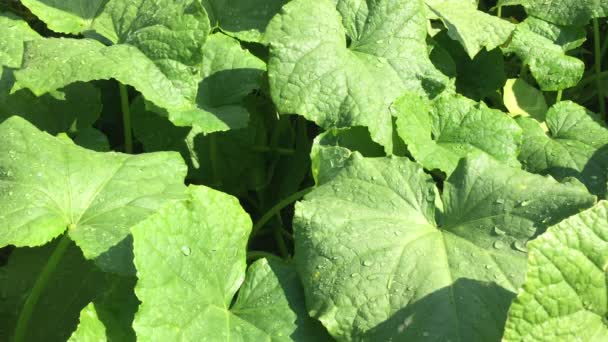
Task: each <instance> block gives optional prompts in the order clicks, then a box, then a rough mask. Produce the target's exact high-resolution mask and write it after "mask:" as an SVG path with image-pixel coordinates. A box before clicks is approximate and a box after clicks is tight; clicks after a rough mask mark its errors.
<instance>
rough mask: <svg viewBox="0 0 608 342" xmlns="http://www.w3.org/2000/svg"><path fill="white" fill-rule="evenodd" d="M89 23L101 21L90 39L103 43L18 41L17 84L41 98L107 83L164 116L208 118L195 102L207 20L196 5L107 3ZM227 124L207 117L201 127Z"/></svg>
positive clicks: (185, 0)
mask: <svg viewBox="0 0 608 342" xmlns="http://www.w3.org/2000/svg"><path fill="white" fill-rule="evenodd" d="M69 3H71V4H75V3H77V2H75V1H73V0H72V1H70V2H69ZM95 22H96V23H100V25H102V24H103V25H102V28H100V29H99V30H98V31H96V33H97V34H98V36H95V37H99V36H103V37H102V38H103V40H104V42H103V43H101V42H98V41H95V40H92V39H66V38H63V39H57V38H49V39H41V40H37V41H36V42H33V41H32V42H29V43H28V44H26V52H25V55H24V62H23V66H22V69H21V70H18V71H16V72H15V75H16V78H17V81H18V83H19V86H20V87H26V88H29V89H30V90H32V92H33V93H34V94H36V95H42V94H44V93H46V92H49V91H52V90H55V89H58V88H62V87H64V86H66V85H68V84H70V83H73V82H77V81H83V82H86V81H92V80H99V79H109V78H114V79H117V80H118V81H120V82H121V83H123V84H127V85H131V86H133V87H134V88H136V89H137V90H138V91H140V92H141V93H142V94H143V95H144V96H145V97H146V99H148V100H149V101H151V102H153V103H154V104H155V105H156V106H158V107H161V108H163V109H166V110H168V111H169V112H170V113H177V114H180V113H182V112H184V111H186V112H188V113H191V114H190V115H194V114H192V112H195V113H198V114H199V115H200V116H202V117H203V118H202V119H200V120H202V121H205V119H204V117H206V116H209V115H210V114H209V113H208V112H207V111H205V110H204V108H203V109H199V108H198V107H197V104H196V100H197V92H198V86H199V84H198V83H199V81H200V79H201V77H200V76H201V73H202V71H201V68H202V67H203V66H202V60H203V49H202V46H203V44H204V42H205V40H206V37H207V35H208V32H209V20H208V18H207V14H206V12H205V10H204V8H203V7H202V5H201V4H200V3H199V2H198V1H196V0H179V1H172V0H171V1H170V0H162V1H144V0H137V1H131V0H129V1H127V0H114V1H110V2H108V3H107V4H106V5H105V7H104V9H103V12H102V13H100V14H99V16H98V17H97V18H96V19H95ZM104 43H105V44H104ZM109 43H113V45H110V46H107V45H106V44H109ZM228 114H230V113H228ZM230 119H231V117H230V116H229V117H228V118H222V117H220V118H215V117H212V118H211V119H210V120H212V122H211V123H208V124H209V125H210V127H203V128H208V129H210V130H212V129H214V127H216V126H217V121H220V122H223V121H230ZM205 123H206V121H205ZM206 124H207V123H206ZM240 124H242V123H240Z"/></svg>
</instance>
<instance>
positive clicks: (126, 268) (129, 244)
mask: <svg viewBox="0 0 608 342" xmlns="http://www.w3.org/2000/svg"><path fill="white" fill-rule="evenodd" d="M133 257H134V256H133V236H132V235H131V234H129V235H127V237H125V238H124V239H123V240H122V241H120V242H119V243H118V244H116V245H114V246H112V247H111V248H110V249H108V250H107V251H105V252H103V253H102V254H100V255H99V256H97V258H95V264H97V266H98V267H99V268H101V269H103V270H106V271H110V272H112V273H115V274H118V275H121V276H135V273H136V271H135V265H134V264H133Z"/></svg>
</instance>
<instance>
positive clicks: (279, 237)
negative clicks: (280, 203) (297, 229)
mask: <svg viewBox="0 0 608 342" xmlns="http://www.w3.org/2000/svg"><path fill="white" fill-rule="evenodd" d="M276 217H277V219H278V221H279V225H277V226H274V227H273V228H272V233H273V234H274V240H275V241H276V242H277V247H279V252H280V253H281V256H282V257H283V259H287V258H288V257H289V250H287V244H286V243H285V240H284V239H283V232H282V230H283V220H281V214H280V213H277V214H276Z"/></svg>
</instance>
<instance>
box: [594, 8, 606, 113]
mask: <svg viewBox="0 0 608 342" xmlns="http://www.w3.org/2000/svg"><path fill="white" fill-rule="evenodd" d="M593 40H594V45H595V75H596V78H595V82H596V85H597V96H598V98H599V105H600V113H601V114H602V117H603V118H604V119H605V118H606V102H605V101H606V99H605V98H604V86H603V84H602V79H601V77H600V74H601V73H602V54H601V45H600V23H599V21H598V20H597V18H593Z"/></svg>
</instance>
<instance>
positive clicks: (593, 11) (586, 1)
mask: <svg viewBox="0 0 608 342" xmlns="http://www.w3.org/2000/svg"><path fill="white" fill-rule="evenodd" d="M499 5H523V6H524V7H525V8H526V11H527V12H528V14H530V15H532V16H535V17H539V18H542V19H545V20H547V21H550V22H553V23H556V24H558V25H585V24H587V23H588V22H589V20H590V19H591V18H600V17H605V16H608V3H607V2H606V1H603V0H546V1H536V0H500V1H499Z"/></svg>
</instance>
